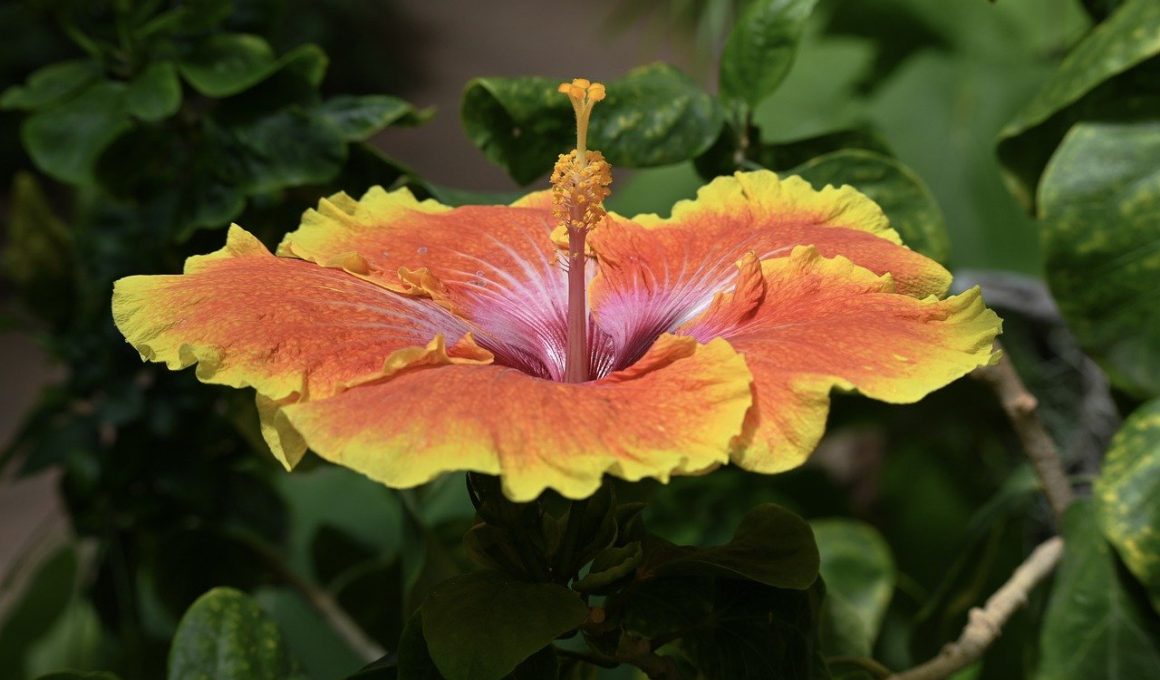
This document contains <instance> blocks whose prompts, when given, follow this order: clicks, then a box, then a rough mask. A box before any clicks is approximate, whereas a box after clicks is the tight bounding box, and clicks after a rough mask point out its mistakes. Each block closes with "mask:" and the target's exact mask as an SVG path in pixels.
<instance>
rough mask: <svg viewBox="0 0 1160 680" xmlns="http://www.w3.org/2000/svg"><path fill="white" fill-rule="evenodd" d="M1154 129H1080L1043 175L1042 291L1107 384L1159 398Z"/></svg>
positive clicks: (1158, 194) (1158, 169)
mask: <svg viewBox="0 0 1160 680" xmlns="http://www.w3.org/2000/svg"><path fill="white" fill-rule="evenodd" d="M1158 156H1160V120H1156V119H1143V120H1140V121H1139V122H1135V121H1131V120H1128V121H1123V122H1119V121H1107V122H1091V123H1081V124H1079V125H1076V126H1075V127H1074V128H1072V130H1071V132H1070V133H1068V135H1067V137H1066V138H1065V139H1064V140H1063V143H1062V144H1061V145H1060V147H1059V150H1058V151H1056V153H1055V155H1054V156H1053V157H1052V159H1051V163H1050V164H1049V165H1048V166H1047V169H1046V171H1045V172H1044V174H1043V182H1042V185H1041V186H1040V190H1039V202H1040V207H1041V211H1042V218H1043V240H1044V244H1045V246H1046V250H1047V281H1048V283H1049V284H1050V286H1051V291H1052V293H1053V294H1054V295H1055V299H1056V300H1057V301H1058V302H1059V307H1060V311H1061V312H1063V316H1064V318H1065V319H1066V320H1067V322H1068V325H1069V326H1070V328H1071V330H1072V332H1074V333H1075V335H1076V337H1078V338H1079V341H1080V344H1081V345H1082V346H1083V348H1084V349H1085V350H1086V351H1087V352H1088V353H1089V354H1091V355H1092V356H1093V357H1094V358H1095V359H1096V360H1097V361H1099V362H1100V364H1101V365H1102V366H1103V368H1104V369H1105V370H1106V371H1107V372H1108V375H1109V376H1110V377H1111V379H1112V381H1113V383H1115V384H1116V385H1118V386H1119V387H1121V388H1123V389H1126V390H1129V391H1131V392H1134V393H1137V394H1141V395H1155V394H1160V317H1157V316H1156V315H1155V314H1148V313H1147V310H1149V309H1151V308H1153V307H1154V305H1155V303H1156V282H1157V281H1158V280H1160V249H1158V248H1157V247H1156V245H1157V243H1160V221H1157V220H1156V214H1157V211H1160V166H1157V164H1156V158H1157V157H1158Z"/></svg>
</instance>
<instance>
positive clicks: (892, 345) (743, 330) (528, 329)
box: [113, 80, 1000, 501]
mask: <svg viewBox="0 0 1160 680" xmlns="http://www.w3.org/2000/svg"><path fill="white" fill-rule="evenodd" d="M561 91H562V92H565V93H566V94H568V96H570V97H571V98H572V100H573V104H574V106H575V107H576V113H577V131H578V140H577V141H578V143H577V148H576V149H575V150H573V151H572V152H571V153H570V154H566V155H563V156H561V157H560V161H559V163H558V164H557V167H556V170H555V172H554V173H553V176H552V182H553V188H552V189H551V191H544V192H538V193H533V194H531V195H529V196H527V197H525V198H523V199H520V200H518V201H516V202H515V203H513V204H511V205H509V206H465V207H459V208H449V207H447V206H444V205H440V204H439V203H437V202H435V201H432V200H423V201H420V200H417V199H416V198H415V197H414V196H413V195H412V193H411V192H410V191H408V190H407V189H399V190H396V191H390V192H388V191H384V190H383V189H381V188H377V187H376V188H373V189H371V190H370V191H368V192H367V193H366V194H365V195H364V196H363V197H362V198H361V199H358V200H355V199H354V198H352V197H350V196H348V195H346V194H342V193H340V194H337V195H334V196H331V197H330V198H328V199H324V200H322V201H321V202H320V203H319V206H318V208H317V209H316V210H311V211H308V212H307V213H306V214H305V216H304V218H303V222H302V224H301V226H300V227H299V228H298V230H296V231H294V232H292V233H290V234H288V235H287V236H286V237H285V239H284V240H283V241H282V243H281V245H279V247H278V248H277V251H276V254H275V253H271V252H270V251H269V250H267V249H266V247H265V246H263V245H262V243H261V242H260V241H258V239H256V238H255V237H254V236H252V235H250V234H249V233H247V232H246V231H244V230H243V229H242V228H241V227H238V226H236V225H235V226H231V227H230V230H229V235H228V237H227V240H226V245H225V247H224V248H223V249H222V250H220V251H217V252H215V253H212V254H209V255H204V256H198V257H192V258H190V259H189V260H188V261H187V263H186V266H185V271H184V273H183V274H181V275H173V276H131V277H128V278H125V279H122V280H120V281H118V282H117V284H116V287H115V290H114V293H113V314H114V317H115V320H116V323H117V327H118V328H119V329H120V330H121V332H122V333H123V334H124V335H125V337H126V338H127V339H128V341H129V342H130V343H132V344H133V346H134V347H136V348H137V350H138V351H139V352H140V353H141V356H142V357H143V358H144V359H146V360H149V361H157V362H164V363H165V364H166V365H167V366H168V367H169V368H171V369H180V368H185V367H188V366H190V365H192V364H197V369H196V370H197V376H198V378H199V379H201V380H202V381H204V382H207V383H216V384H224V385H230V386H233V387H239V388H241V387H253V388H254V389H255V390H256V392H257V404H258V412H259V414H260V417H261V424H262V433H263V435H264V437H265V439H266V441H267V443H268V444H269V446H270V449H271V451H272V452H273V454H274V456H276V457H277V458H278V460H279V461H281V462H282V464H283V465H285V466H286V467H287V468H292V467H294V465H295V464H297V463H298V462H299V460H301V458H302V457H303V455H304V454H305V452H306V450H307V448H309V449H311V450H313V451H314V452H315V453H317V454H318V455H320V456H322V457H323V458H326V459H328V460H331V461H333V462H335V463H338V464H340V465H345V466H347V467H350V468H352V469H354V470H357V471H359V472H362V473H363V474H365V475H367V476H369V477H371V478H373V479H376V480H379V481H380V482H382V483H384V484H387V485H389V486H392V487H398V488H404V487H411V486H415V485H418V484H422V483H424V482H427V481H429V480H431V479H432V478H434V477H436V476H438V475H440V474H443V473H446V472H451V471H457V470H459V471H462V470H469V471H477V472H483V473H488V474H493V475H499V476H500V477H501V478H502V481H503V488H504V491H505V493H506V494H507V495H508V496H509V497H510V498H511V499H513V500H517V501H520V500H529V499H532V498H535V497H536V496H537V495H539V494H540V493H541V492H542V491H543V490H544V489H548V488H550V489H555V490H556V491H558V492H560V493H561V494H563V495H565V496H567V497H570V498H582V497H585V496H587V495H589V494H591V493H592V492H593V491H595V490H596V489H597V488H598V487H599V485H600V484H601V481H602V478H603V476H604V475H605V474H611V475H615V476H617V477H621V478H624V479H627V480H638V479H642V478H646V477H652V478H656V479H659V480H662V481H665V480H667V479H669V477H670V476H672V475H678V474H696V473H701V472H704V471H707V470H709V469H712V468H714V467H716V466H719V465H722V464H725V463H729V462H732V463H734V464H736V465H740V466H741V467H743V468H745V469H748V470H754V471H758V472H765V473H773V472H780V471H784V470H787V469H790V468H793V467H795V466H798V465H800V464H801V463H803V462H804V461H805V460H806V459H807V457H808V456H809V454H810V453H811V451H812V450H813V449H814V448H815V446H816V445H817V443H818V441H819V439H820V438H821V436H822V433H823V431H824V429H825V422H826V416H827V412H828V409H829V395H830V392H831V390H833V389H835V388H836V389H839V390H857V391H858V392H860V393H862V394H864V395H866V396H868V397H871V398H874V399H880V400H883V401H887V402H892V403H908V402H914V401H917V400H919V399H921V398H922V397H923V396H925V395H926V394H928V393H929V392H931V391H933V390H935V389H938V388H940V387H942V386H944V385H946V384H947V383H949V382H951V381H953V380H955V379H957V378H959V377H961V376H962V375H964V374H966V373H967V372H969V371H971V370H972V369H974V368H976V367H978V366H981V365H985V364H987V363H989V362H990V361H992V358H993V354H992V345H993V341H994V339H995V336H996V334H997V333H998V331H999V326H1000V322H999V319H998V318H997V317H996V316H995V314H994V313H993V312H991V311H990V310H988V309H987V308H986V307H985V306H984V304H983V301H982V299H981V298H980V295H979V291H978V289H972V290H969V291H967V292H965V293H962V294H960V295H956V296H953V297H944V296H945V295H946V292H947V290H948V288H949V285H950V282H951V276H950V274H949V272H947V270H946V269H944V268H943V267H942V266H941V265H939V264H938V263H936V262H934V261H933V260H930V259H929V258H927V257H925V256H923V255H921V254H919V253H917V252H914V251H912V250H910V249H909V248H907V247H906V246H905V245H903V244H902V241H901V239H900V238H899V236H898V234H897V233H896V232H895V231H894V230H893V229H891V228H890V226H889V224H888V222H887V219H886V217H885V215H884V214H883V212H882V210H881V209H880V208H879V207H878V206H877V205H876V204H875V203H874V202H873V201H871V200H870V199H868V198H867V197H865V196H863V195H862V194H860V193H858V192H857V191H856V190H854V189H853V188H851V187H848V186H843V187H840V188H834V187H830V186H827V187H824V188H822V189H814V188H813V187H811V186H810V185H809V184H808V183H807V182H805V181H804V180H802V179H800V178H797V177H786V178H779V177H778V176H777V175H776V174H774V173H772V172H768V171H756V172H739V173H737V174H735V175H733V176H731V177H720V178H717V179H715V180H713V181H712V182H710V183H709V184H708V185H707V186H705V187H703V188H702V189H701V190H700V191H699V192H698V193H697V197H696V199H694V200H691V201H681V202H679V203H677V204H676V205H675V206H674V207H673V210H672V213H671V216H670V217H667V218H662V217H658V216H656V215H638V216H636V217H632V218H627V217H622V216H620V215H616V214H613V213H606V212H605V210H604V208H603V200H604V198H605V197H606V196H607V195H608V192H609V185H610V184H611V171H610V168H609V166H608V164H607V162H606V161H605V160H604V159H603V157H602V156H601V155H600V154H599V153H598V152H594V151H589V150H588V149H587V148H586V145H585V132H586V129H587V119H588V116H589V114H590V113H591V110H592V106H593V105H594V104H595V103H596V102H597V101H600V99H602V98H603V96H604V89H603V87H602V86H600V85H599V84H591V83H588V81H584V80H576V81H573V82H572V83H567V84H564V85H562V86H561Z"/></svg>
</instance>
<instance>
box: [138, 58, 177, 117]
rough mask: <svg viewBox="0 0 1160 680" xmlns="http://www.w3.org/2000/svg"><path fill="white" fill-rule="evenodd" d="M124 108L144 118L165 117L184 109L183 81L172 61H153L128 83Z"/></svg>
mask: <svg viewBox="0 0 1160 680" xmlns="http://www.w3.org/2000/svg"><path fill="white" fill-rule="evenodd" d="M125 108H126V109H127V110H128V111H129V113H130V114H132V115H134V116H136V117H138V118H140V119H141V120H144V121H149V122H154V121H159V120H164V119H166V118H168V117H170V116H172V115H173V114H175V113H177V110H178V109H179V108H181V82H180V81H179V80H178V79H177V69H176V68H175V67H174V66H173V63H172V62H168V61H158V62H154V63H152V64H150V65H149V66H148V67H147V68H146V69H145V70H144V71H142V72H141V73H139V74H138V75H137V77H136V78H134V79H133V80H132V81H131V82H130V83H129V90H128V91H127V92H126V93H125Z"/></svg>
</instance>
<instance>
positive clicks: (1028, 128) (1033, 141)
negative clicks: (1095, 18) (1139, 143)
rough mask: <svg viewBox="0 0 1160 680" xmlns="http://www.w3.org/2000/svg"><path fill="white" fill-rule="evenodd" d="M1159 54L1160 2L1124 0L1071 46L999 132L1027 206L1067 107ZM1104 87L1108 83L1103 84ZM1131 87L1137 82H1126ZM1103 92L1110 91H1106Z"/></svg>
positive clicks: (1014, 185)
mask: <svg viewBox="0 0 1160 680" xmlns="http://www.w3.org/2000/svg"><path fill="white" fill-rule="evenodd" d="M1157 55H1160V3H1157V2H1155V0H1128V1H1127V2H1124V3H1120V6H1119V7H1117V8H1116V11H1115V12H1114V13H1112V15H1111V16H1110V17H1109V18H1108V19H1107V21H1104V22H1102V23H1100V24H1099V25H1098V26H1096V27H1095V29H1093V30H1092V32H1091V33H1090V34H1088V35H1087V36H1086V37H1085V38H1084V39H1083V40H1082V41H1081V42H1080V43H1079V44H1078V45H1076V46H1075V48H1073V49H1072V50H1071V52H1070V53H1069V54H1068V55H1067V57H1066V58H1065V59H1064V60H1063V62H1062V63H1061V64H1060V65H1059V68H1058V69H1057V70H1056V72H1055V73H1054V74H1053V75H1052V76H1051V78H1050V79H1049V80H1048V81H1047V83H1046V84H1044V86H1043V87H1042V88H1041V89H1040V90H1039V93H1038V94H1036V96H1035V97H1034V99H1032V100H1031V102H1030V103H1028V104H1027V105H1026V106H1025V107H1024V108H1023V109H1022V110H1021V111H1020V112H1019V113H1018V114H1017V115H1016V116H1015V118H1014V119H1013V120H1011V121H1010V122H1009V123H1007V125H1006V126H1004V128H1003V130H1002V132H1000V134H999V159H1000V160H1001V161H1002V163H1003V165H1004V166H1005V170H1006V172H1007V175H1008V176H1007V180H1008V186H1009V187H1010V188H1011V189H1012V191H1013V192H1014V193H1015V195H1016V197H1017V198H1019V199H1020V201H1021V202H1023V203H1024V204H1025V205H1026V206H1031V205H1033V203H1034V201H1035V195H1036V189H1035V187H1036V185H1037V184H1038V183H1039V179H1040V176H1041V174H1042V173H1043V172H1044V167H1045V166H1046V165H1047V162H1048V159H1049V157H1050V156H1051V150H1052V149H1053V148H1054V147H1055V145H1056V144H1057V143H1058V142H1059V139H1060V138H1061V137H1062V136H1063V134H1064V132H1066V130H1067V127H1068V126H1069V125H1070V123H1071V122H1072V120H1074V118H1072V119H1070V120H1069V116H1068V110H1069V109H1071V108H1073V107H1077V106H1082V105H1083V104H1084V103H1085V102H1087V103H1092V102H1090V101H1088V100H1089V99H1090V98H1089V97H1088V95H1092V97H1094V98H1095V99H1102V98H1103V97H1102V96H1100V93H1098V92H1097V88H1100V86H1101V85H1102V84H1104V83H1107V82H1108V81H1110V80H1111V79H1113V78H1115V77H1116V76H1118V75H1119V74H1122V73H1125V72H1126V71H1128V70H1129V69H1131V68H1132V67H1134V66H1136V65H1138V64H1141V63H1142V62H1144V61H1145V60H1148V59H1152V58H1153V57H1156V56H1157ZM1104 89H1105V90H1106V89H1107V88H1104ZM1125 89H1126V90H1128V91H1130V92H1133V93H1135V92H1136V91H1139V89H1138V88H1133V87H1130V86H1129V87H1126V88H1125ZM1103 94H1105V95H1106V94H1109V93H1108V92H1104V93H1103Z"/></svg>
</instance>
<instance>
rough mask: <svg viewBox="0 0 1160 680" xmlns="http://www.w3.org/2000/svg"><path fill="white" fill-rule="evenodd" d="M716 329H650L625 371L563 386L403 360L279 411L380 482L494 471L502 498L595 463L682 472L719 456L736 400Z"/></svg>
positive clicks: (594, 467) (744, 385) (740, 404)
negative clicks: (697, 334) (388, 373)
mask: <svg viewBox="0 0 1160 680" xmlns="http://www.w3.org/2000/svg"><path fill="white" fill-rule="evenodd" d="M750 399H751V397H750V379H749V373H748V371H747V370H746V367H745V362H744V360H743V359H742V358H741V357H740V356H739V355H738V354H737V353H736V352H734V351H733V349H732V348H731V347H730V346H729V345H728V343H726V342H725V341H723V340H715V341H712V342H710V343H708V344H706V345H700V344H698V343H697V342H696V341H694V340H693V339H692V338H678V337H675V336H664V337H662V338H661V339H659V340H658V341H657V343H656V344H655V345H654V346H653V348H652V349H651V350H650V351H649V352H648V354H647V355H646V356H645V357H644V358H643V359H642V360H641V361H640V362H639V363H638V364H637V365H636V366H633V367H632V368H631V369H629V370H626V371H622V372H619V373H614V374H611V375H609V376H607V377H605V378H603V379H601V380H598V381H595V382H590V383H581V384H566V383H559V382H552V381H547V380H541V379H538V378H533V377H531V376H528V375H526V374H524V373H520V372H518V371H515V370H513V369H510V368H503V367H500V366H494V365H493V366H465V365H460V366H446V367H441V368H435V369H431V370H417V371H404V372H402V373H399V374H398V375H396V376H395V377H394V378H392V379H390V380H386V381H382V382H376V383H368V384H366V385H361V386H358V387H355V388H352V389H350V390H347V391H346V392H343V393H342V394H340V395H338V396H335V397H332V398H330V399H325V400H322V401H311V402H305V403H299V404H292V405H289V406H286V407H284V408H283V409H282V412H283V413H284V414H285V416H286V418H287V420H288V422H289V423H290V424H291V425H292V426H293V427H294V428H295V429H296V430H297V431H298V432H299V433H300V434H301V436H302V437H303V438H304V439H305V441H306V442H307V443H309V445H310V447H311V449H313V450H314V451H316V452H317V453H318V454H319V455H321V456H323V457H324V458H327V459H329V460H331V461H334V462H336V463H339V464H341V465H345V466H347V467H350V468H352V469H355V470H358V471H360V472H362V473H363V474H365V475H367V476H369V477H371V478H373V479H376V480H378V481H381V482H383V483H385V484H387V485H389V486H393V487H410V486H415V485H417V484H422V483H424V482H426V481H428V480H430V479H432V478H434V477H435V476H437V475H439V474H441V473H444V472H450V471H455V470H475V471H479V472H486V473H490V474H500V475H502V477H503V483H504V488H505V491H506V493H507V495H508V496H509V497H511V498H512V499H514V500H520V501H522V500H530V499H532V498H535V497H536V496H538V495H539V494H540V492H541V491H543V490H544V489H546V488H552V489H555V490H557V491H559V492H560V493H562V494H564V495H565V496H568V497H571V498H580V497H584V496H587V495H589V494H591V493H592V492H593V491H594V490H595V489H596V488H597V487H598V486H599V485H600V482H601V478H602V476H603V475H604V474H605V473H609V474H612V475H615V476H618V477H621V478H624V479H629V480H637V479H641V478H644V477H653V478H657V479H661V480H667V479H668V478H669V476H670V475H673V474H681V473H692V472H697V471H700V470H703V469H705V468H708V467H711V466H713V465H716V464H720V463H723V462H725V461H727V460H728V456H729V443H730V441H731V440H732V439H733V438H734V437H736V436H737V434H738V433H739V432H740V431H741V424H742V421H743V419H744V416H745V413H746V411H747V409H748V408H749V404H750Z"/></svg>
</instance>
